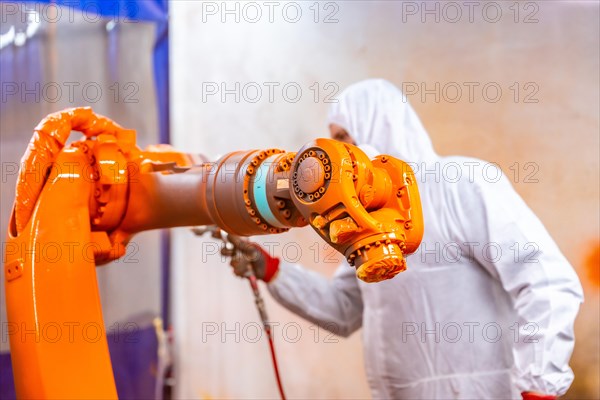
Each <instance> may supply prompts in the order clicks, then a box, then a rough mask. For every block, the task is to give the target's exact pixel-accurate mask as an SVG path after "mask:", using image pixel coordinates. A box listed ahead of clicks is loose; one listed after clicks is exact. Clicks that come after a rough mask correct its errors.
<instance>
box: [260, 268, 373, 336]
mask: <svg viewBox="0 0 600 400" xmlns="http://www.w3.org/2000/svg"><path fill="white" fill-rule="evenodd" d="M268 288H269V291H270V292H271V295H273V297H274V298H275V300H277V302H278V303H280V304H281V305H282V306H284V307H285V308H287V309H288V310H290V311H292V312H293V313H295V314H297V315H299V316H301V317H302V318H305V319H307V320H308V321H310V322H312V323H314V324H317V325H318V326H320V327H321V328H323V329H326V330H328V331H330V332H332V333H334V334H336V335H340V336H344V337H347V336H350V334H352V333H353V332H354V331H356V330H357V329H358V328H360V327H361V326H362V311H363V302H362V297H361V293H360V288H359V287H358V281H357V278H356V273H355V271H354V268H351V267H349V266H348V265H345V264H342V265H340V266H339V267H338V269H337V271H336V272H335V275H334V276H333V278H332V279H331V280H328V279H326V278H325V277H323V276H321V275H319V274H318V273H316V272H314V271H309V270H307V269H305V268H303V267H302V266H300V265H298V264H289V263H286V262H284V261H282V262H281V264H280V266H279V273H278V274H277V276H276V277H275V279H274V280H273V281H271V282H270V283H269V284H268Z"/></svg>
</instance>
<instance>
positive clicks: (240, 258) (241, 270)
mask: <svg viewBox="0 0 600 400" xmlns="http://www.w3.org/2000/svg"><path fill="white" fill-rule="evenodd" d="M229 240H230V242H231V244H232V245H233V246H231V247H230V246H226V247H224V248H223V249H222V250H221V254H223V255H224V256H228V257H231V262H230V264H231V266H232V267H233V272H234V273H235V274H236V275H238V276H241V277H247V276H248V273H249V271H250V268H251V269H252V271H253V272H254V276H256V278H258V279H261V280H263V281H265V282H270V281H272V280H273V278H274V277H275V275H277V272H278V271H279V258H277V257H271V256H270V255H269V253H267V252H266V251H265V250H264V249H263V248H262V247H260V245H258V244H256V243H252V242H249V241H246V240H240V239H239V238H237V237H234V236H233V235H230V236H229Z"/></svg>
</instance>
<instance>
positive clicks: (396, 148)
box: [328, 79, 438, 163]
mask: <svg viewBox="0 0 600 400" xmlns="http://www.w3.org/2000/svg"><path fill="white" fill-rule="evenodd" d="M328 123H330V124H331V123H334V124H337V125H340V126H341V127H343V128H344V129H345V130H346V131H347V132H348V134H350V136H352V138H353V139H354V141H355V142H356V144H357V145H359V146H363V145H370V146H372V147H374V148H375V149H377V151H378V152H379V153H380V154H381V153H382V154H390V155H392V156H394V157H398V158H400V159H401V160H404V161H407V162H412V163H423V162H427V161H432V160H434V159H436V158H437V157H438V156H437V154H436V153H435V151H434V150H433V146H432V144H431V140H430V139H429V135H428V134H427V132H426V131H425V128H424V127H423V124H422V123H421V121H420V120H419V117H418V116H417V114H416V113H415V111H414V110H413V108H412V107H411V106H410V104H409V103H408V100H407V99H406V96H404V94H403V93H402V92H401V91H400V90H399V89H398V88H397V87H396V86H394V85H393V84H392V83H390V82H388V81H386V80H384V79H367V80H364V81H361V82H358V83H355V84H353V85H351V86H349V87H348V88H346V89H345V90H344V91H343V92H342V93H341V94H340V95H339V96H338V102H337V103H333V104H332V106H331V108H330V109H329V115H328Z"/></svg>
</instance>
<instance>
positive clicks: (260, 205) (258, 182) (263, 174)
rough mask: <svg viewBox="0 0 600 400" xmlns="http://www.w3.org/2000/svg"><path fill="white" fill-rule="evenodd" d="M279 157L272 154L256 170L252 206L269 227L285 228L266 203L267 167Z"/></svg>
mask: <svg viewBox="0 0 600 400" xmlns="http://www.w3.org/2000/svg"><path fill="white" fill-rule="evenodd" d="M279 156H280V154H274V155H272V156H271V157H268V158H267V159H266V160H265V161H263V162H262V163H261V164H260V166H259V167H258V169H257V170H256V174H254V185H253V187H252V192H253V194H254V204H256V208H257V211H258V213H259V214H260V215H261V217H263V218H264V219H265V220H266V221H267V223H269V225H271V226H274V227H277V228H287V226H286V225H283V224H282V223H281V222H279V220H278V219H277V218H275V215H274V214H273V212H272V211H271V208H270V207H269V202H268V201H267V176H268V175H269V167H270V166H271V165H272V164H273V162H274V161H275V159H276V158H277V157H279Z"/></svg>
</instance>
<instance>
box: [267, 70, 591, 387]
mask: <svg viewBox="0 0 600 400" xmlns="http://www.w3.org/2000/svg"><path fill="white" fill-rule="evenodd" d="M329 122H330V123H335V124H338V125H340V126H342V127H343V128H345V129H346V131H347V132H348V133H349V134H350V136H352V138H354V140H355V141H356V143H357V144H358V145H370V146H372V147H374V148H375V150H378V152H379V153H383V154H390V155H392V156H395V157H398V158H400V159H402V160H404V161H407V162H409V163H411V166H412V167H413V169H414V170H415V173H416V175H417V179H418V180H419V182H418V184H419V191H420V195H421V201H422V204H423V212H424V222H425V234H424V238H423V241H422V243H421V246H420V248H419V250H418V251H417V252H416V253H415V254H414V255H411V256H409V257H408V258H407V265H408V268H407V270H406V271H405V272H402V273H400V274H399V275H397V276H396V277H395V278H393V279H391V280H387V281H383V282H379V283H364V282H362V281H359V280H358V279H357V278H356V277H355V270H354V268H351V267H349V266H348V265H347V264H345V263H344V264H343V265H341V266H340V267H339V268H338V270H337V271H336V274H335V276H334V278H333V279H332V280H327V279H326V278H325V277H323V276H321V275H319V274H317V273H315V272H312V271H309V270H306V269H304V268H302V267H301V266H300V265H294V264H289V263H286V262H285V261H282V263H281V266H280V272H279V276H278V277H277V278H276V279H275V280H274V281H272V283H270V284H269V290H270V292H271V294H272V295H273V296H274V298H275V299H276V300H277V301H278V302H279V303H281V304H282V305H283V306H285V307H286V308H288V309H289V310H291V311H293V312H294V313H296V314H298V315H300V316H301V317H303V318H305V319H307V320H309V321H311V322H313V323H315V324H318V325H320V326H322V327H323V328H325V329H329V330H333V331H335V333H337V334H339V335H341V336H348V335H350V334H351V333H353V332H354V331H356V330H357V329H359V328H360V327H361V326H362V328H363V342H364V356H365V360H366V361H365V364H366V365H365V367H366V372H367V376H368V380H369V385H370V388H371V393H372V396H373V397H374V398H378V399H391V398H394V399H451V398H463V399H487V398H503V399H506V398H518V399H520V398H521V395H520V392H522V391H534V392H540V393H544V394H554V395H562V394H564V393H565V392H566V390H567V389H568V388H569V386H570V385H571V382H572V380H573V372H572V370H571V369H570V367H569V365H568V362H569V358H570V357H571V353H572V350H573V345H574V337H573V322H574V319H575V316H576V314H577V312H578V309H579V305H580V303H581V302H582V301H583V292H582V288H581V284H580V282H579V280H578V278H577V275H576V273H575V271H574V270H573V268H572V267H571V265H570V264H569V262H568V261H567V260H566V258H565V257H564V256H563V254H562V253H561V252H560V250H559V249H558V247H557V245H556V244H555V243H554V241H553V240H552V238H551V237H550V236H549V234H548V232H547V231H546V229H545V228H544V226H543V225H542V223H541V222H540V220H539V219H538V218H537V217H536V216H535V215H534V214H533V212H532V211H531V210H530V209H529V207H528V206H527V205H526V204H525V202H524V201H523V200H522V199H521V197H519V195H518V194H517V193H516V192H515V191H514V189H513V188H512V186H511V184H510V183H509V181H508V180H507V179H506V177H505V176H503V175H502V176H500V175H497V174H501V172H500V171H499V169H497V168H496V167H494V166H493V164H492V165H491V166H490V164H488V163H485V162H483V161H481V160H477V159H473V158H466V157H440V156H438V155H437V154H436V153H435V152H434V150H433V147H432V145H431V141H430V139H429V136H428V135H427V132H426V131H425V129H424V127H423V125H422V124H421V122H420V121H419V118H418V117H417V115H416V114H415V112H414V110H413V109H412V108H411V106H410V105H409V104H408V102H407V101H406V98H405V97H404V95H403V94H402V93H401V92H400V91H399V90H398V89H397V88H396V87H395V86H393V85H392V84H391V83H389V82H387V81H384V80H367V81H363V82H359V83H357V84H354V85H352V86H350V87H349V88H348V89H346V90H345V91H344V92H343V93H342V94H341V95H340V98H339V102H338V103H336V104H334V106H333V107H332V109H331V111H330V115H329ZM361 147H362V148H364V149H366V150H367V151H368V149H369V146H361ZM486 168H487V169H486ZM332 325H333V326H335V329H332Z"/></svg>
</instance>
